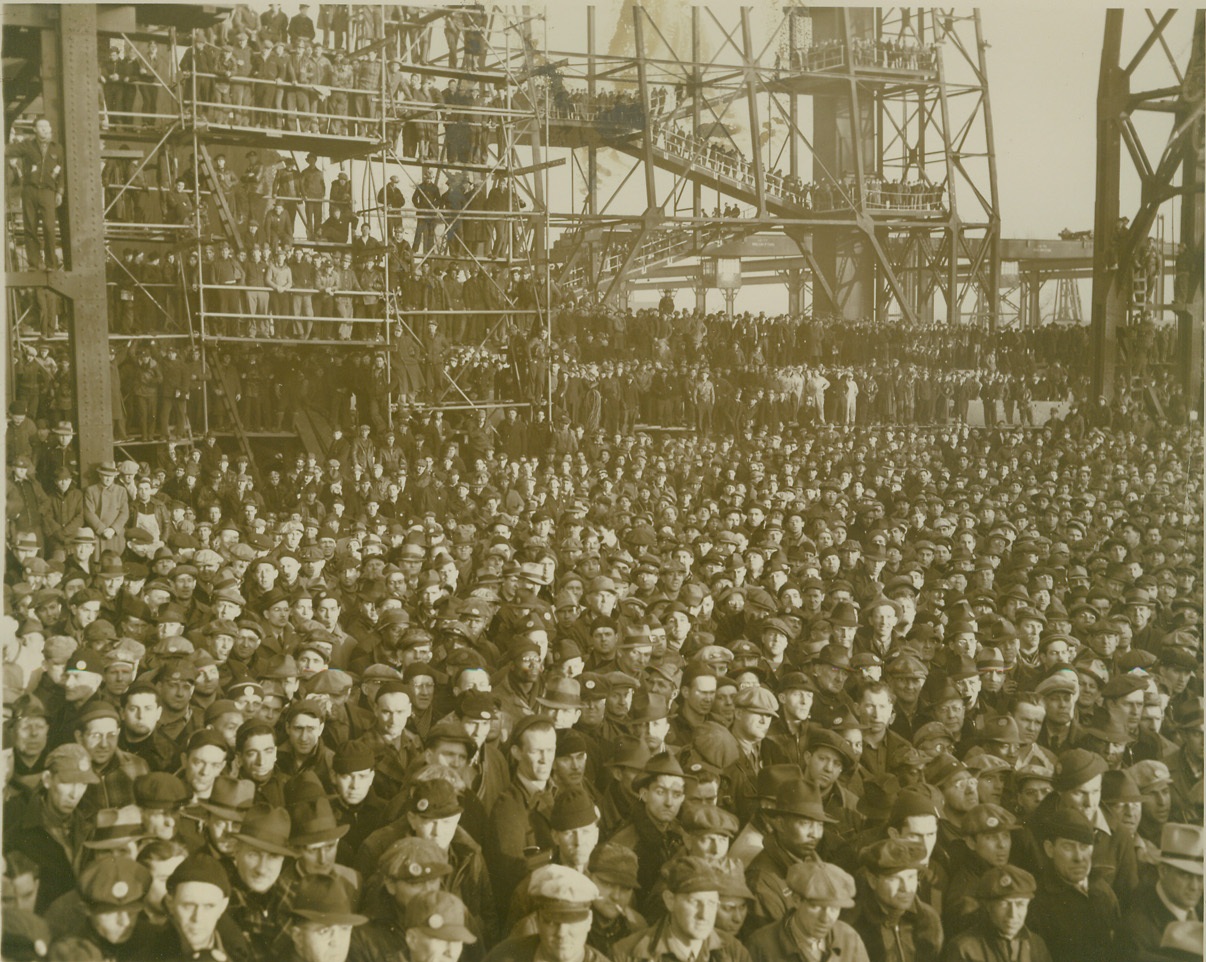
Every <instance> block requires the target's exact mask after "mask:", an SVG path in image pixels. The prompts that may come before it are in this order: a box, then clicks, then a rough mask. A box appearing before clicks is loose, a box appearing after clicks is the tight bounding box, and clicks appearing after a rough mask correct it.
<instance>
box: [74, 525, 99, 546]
mask: <svg viewBox="0 0 1206 962" xmlns="http://www.w3.org/2000/svg"><path fill="white" fill-rule="evenodd" d="M71 543H72V544H96V532H95V531H93V530H92V529H91V528H89V527H87V526H86V525H85V526H84V527H82V528H77V529H76V532H75V534H73V535H72V536H71Z"/></svg>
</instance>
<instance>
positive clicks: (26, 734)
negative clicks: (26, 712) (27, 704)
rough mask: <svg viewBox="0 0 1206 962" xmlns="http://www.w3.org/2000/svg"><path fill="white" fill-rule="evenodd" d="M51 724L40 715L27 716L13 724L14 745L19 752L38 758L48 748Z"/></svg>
mask: <svg viewBox="0 0 1206 962" xmlns="http://www.w3.org/2000/svg"><path fill="white" fill-rule="evenodd" d="M49 734H50V724H49V723H48V722H47V721H46V719H45V718H42V717H40V716H26V717H24V718H21V719H20V720H19V721H17V722H16V723H15V724H14V725H13V747H14V748H15V749H16V751H17V754H19V755H26V756H29V757H32V758H37V757H38V756H40V755H41V754H42V751H43V750H44V749H45V748H46V743H47V741H48V740H49Z"/></svg>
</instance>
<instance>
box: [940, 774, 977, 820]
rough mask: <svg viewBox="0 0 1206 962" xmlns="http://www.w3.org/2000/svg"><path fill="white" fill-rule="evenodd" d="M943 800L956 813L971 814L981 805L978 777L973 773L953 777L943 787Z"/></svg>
mask: <svg viewBox="0 0 1206 962" xmlns="http://www.w3.org/2000/svg"><path fill="white" fill-rule="evenodd" d="M942 798H943V800H944V801H945V802H946V804H947V805H948V806H949V807H950V808H952V809H953V810H954V811H956V812H960V813H963V812H970V811H971V810H972V809H973V808H975V807H976V805H977V804H979V801H980V795H979V792H977V790H976V776H975V775H973V774H972V773H971V772H959V773H957V774H955V775H952V776H951V777H950V778H949V779H948V780H947V781H946V783H945V784H944V785H943V786H942Z"/></svg>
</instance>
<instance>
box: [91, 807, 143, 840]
mask: <svg viewBox="0 0 1206 962" xmlns="http://www.w3.org/2000/svg"><path fill="white" fill-rule="evenodd" d="M142 838H146V833H145V832H144V831H143V830H142V810H141V809H140V808H139V807H138V806H137V805H124V806H122V807H121V808H102V809H101V810H100V811H99V812H97V813H96V831H95V832H94V833H93V834H92V837H91V838H90V839H88V841H86V842H84V847H85V848H91V849H119V848H124V847H125V846H126V844H127V843H129V842H131V841H133V840H136V839H142Z"/></svg>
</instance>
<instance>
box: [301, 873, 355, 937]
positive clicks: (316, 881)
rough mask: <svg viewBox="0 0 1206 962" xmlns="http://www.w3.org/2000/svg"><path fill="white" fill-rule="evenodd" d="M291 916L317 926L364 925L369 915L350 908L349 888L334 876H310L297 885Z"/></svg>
mask: <svg viewBox="0 0 1206 962" xmlns="http://www.w3.org/2000/svg"><path fill="white" fill-rule="evenodd" d="M290 908H291V911H292V912H293V914H294V915H297V916H300V917H301V918H303V919H305V920H306V921H307V922H318V923H319V924H320V925H363V924H364V923H365V922H367V921H368V917H367V916H364V915H357V914H356V913H355V912H353V911H352V900H351V899H350V898H349V896H348V887H347V885H346V884H345V883H344V882H343V880H342V879H339V878H337V877H336V876H334V875H309V876H307V877H306V878H305V879H303V880H302V882H301V884H300V885H298V887H297V891H296V892H295V893H294V895H293V904H292V906H291V907H290Z"/></svg>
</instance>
